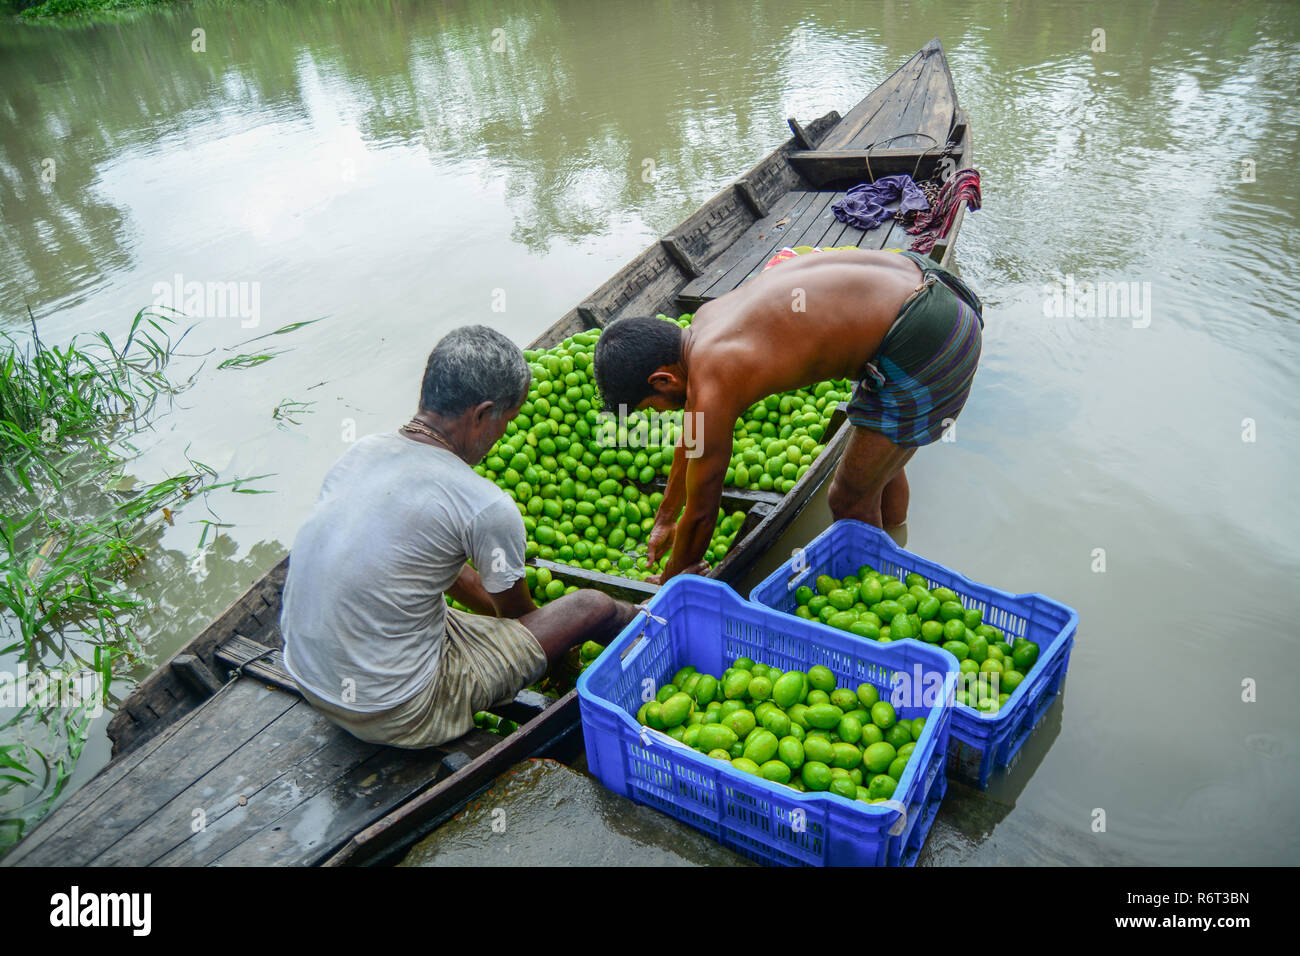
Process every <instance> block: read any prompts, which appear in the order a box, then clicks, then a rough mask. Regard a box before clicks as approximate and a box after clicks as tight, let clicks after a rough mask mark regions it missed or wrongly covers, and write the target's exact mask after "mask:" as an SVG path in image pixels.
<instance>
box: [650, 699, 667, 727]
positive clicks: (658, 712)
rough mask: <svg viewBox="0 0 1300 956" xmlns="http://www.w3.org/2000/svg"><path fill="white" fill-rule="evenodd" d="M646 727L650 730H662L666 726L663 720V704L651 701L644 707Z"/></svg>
mask: <svg viewBox="0 0 1300 956" xmlns="http://www.w3.org/2000/svg"><path fill="white" fill-rule="evenodd" d="M645 722H646V726H647V727H649V728H650V729H651V730H663V729H664V727H665V726H666V725H665V724H664V718H663V704H661V703H659V701H657V700H652V701H650V703H648V704H646V707H645Z"/></svg>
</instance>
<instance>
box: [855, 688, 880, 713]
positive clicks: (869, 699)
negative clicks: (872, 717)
mask: <svg viewBox="0 0 1300 956" xmlns="http://www.w3.org/2000/svg"><path fill="white" fill-rule="evenodd" d="M857 696H858V702H859V703H861V704H862V706H863V707H866V708H868V709H870V708H871V705H872V704H874V703H876V701H878V700H880V692H879V691H878V690H876V686H875V685H874V684H859V685H858V694H857Z"/></svg>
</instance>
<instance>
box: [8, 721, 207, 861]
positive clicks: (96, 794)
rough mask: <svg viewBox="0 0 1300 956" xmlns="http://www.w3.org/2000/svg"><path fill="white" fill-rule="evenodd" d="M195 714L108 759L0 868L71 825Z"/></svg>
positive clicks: (11, 852) (27, 853) (28, 854)
mask: <svg viewBox="0 0 1300 956" xmlns="http://www.w3.org/2000/svg"><path fill="white" fill-rule="evenodd" d="M197 714H198V709H197V708H196V709H195V710H191V711H190V712H189V713H188V714H186V715H185V716H184V717H183V718H182V719H180V720H179V721H176V722H175V723H173V724H171V725H170V726H169V727H167V728H166V729H165V730H163V731H162V732H161V733H159V734H158V735H157V736H155V737H153V738H152V739H150V740H149V741H147V742H146V743H143V744H142V745H141V746H139V747H136V748H135V749H133V750H131V751H130V752H129V753H127V754H124V755H122V756H120V757H116V758H114V759H113V760H110V761H109V762H108V764H107V765H105V767H104V768H103V769H102V770H100V771H99V773H97V774H95V776H94V777H92V778H91V779H90V780H89V781H87V782H86V784H85V786H83V787H81V788H80V789H78V790H77V792H76V793H74V794H72V795H71V796H70V797H69V798H68V799H67V800H66V801H64V802H63V803H62V804H61V805H60V806H58V807H56V808H55V810H54V811H53V812H52V813H51V814H50V815H49V816H47V817H46V818H45V819H44V820H42V821H41V823H40V824H39V825H38V826H37V827H36V829H35V830H33V831H32V832H31V833H30V834H28V835H27V836H26V837H24V838H23V840H22V842H21V843H19V844H18V845H17V846H16V847H14V848H13V849H12V850H10V851H9V852H8V853H7V854H6V855H5V856H3V857H0V866H12V865H14V864H16V863H20V862H24V861H25V860H26V859H27V858H28V857H29V856H31V855H32V854H33V853H35V852H36V851H37V850H38V849H39V848H40V846H41V845H42V844H43V843H45V842H46V841H48V840H50V839H51V838H53V837H54V836H55V835H56V834H58V833H60V832H61V831H62V830H63V828H64V827H65V826H66V825H68V824H70V823H72V822H73V821H74V820H76V819H77V818H78V816H79V815H80V814H81V813H83V812H84V811H85V810H86V809H87V808H88V807H89V806H90V805H91V804H92V803H94V802H95V801H96V800H98V799H99V798H100V797H101V796H103V795H104V794H105V793H107V792H108V791H109V790H110V789H112V788H113V787H114V786H116V785H117V784H118V783H119V782H120V781H121V780H123V779H124V778H126V777H127V776H128V775H129V774H130V773H132V772H133V771H134V770H135V769H136V767H137V766H139V764H141V763H142V762H143V761H145V760H146V759H148V758H149V757H150V756H151V755H152V754H153V753H154V752H155V751H156V750H157V749H158V748H159V747H162V746H163V745H164V744H166V743H167V742H168V741H169V740H170V739H171V738H172V737H173V736H175V735H176V734H178V733H180V732H182V731H183V730H184V728H185V726H186V725H187V724H188V723H189V722H190V721H192V720H193V719H194V718H195V717H196V715H197Z"/></svg>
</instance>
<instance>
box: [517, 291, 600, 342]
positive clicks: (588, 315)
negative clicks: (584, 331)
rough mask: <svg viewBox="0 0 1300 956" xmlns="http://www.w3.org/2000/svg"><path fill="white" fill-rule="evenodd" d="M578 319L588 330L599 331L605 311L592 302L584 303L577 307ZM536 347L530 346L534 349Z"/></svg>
mask: <svg viewBox="0 0 1300 956" xmlns="http://www.w3.org/2000/svg"><path fill="white" fill-rule="evenodd" d="M577 312H578V317H579V318H580V319H582V324H583V326H584V327H585V328H588V329H599V328H601V327H602V326H604V324H605V311H604V309H602V308H600V307H599V306H598V305H596V304H595V303H593V302H584V303H582V305H580V306H578V307H577ZM536 347H537V346H535V345H534V346H532V348H536Z"/></svg>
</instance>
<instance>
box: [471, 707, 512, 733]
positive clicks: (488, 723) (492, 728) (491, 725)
mask: <svg viewBox="0 0 1300 956" xmlns="http://www.w3.org/2000/svg"><path fill="white" fill-rule="evenodd" d="M474 726H475V727H477V728H478V729H479V730H486V731H487V732H488V733H490V734H499V735H500V736H502V737H508V736H510V735H511V734H513V733H514V732H515V731H516V730H518V729H519V724H518V723H516V722H515V721H513V720H507V719H506V718H504V717H498V716H497V715H496V714H494V713H491V712H490V711H486V710H480V711H479V712H478V713H476V714H475V715H474Z"/></svg>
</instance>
